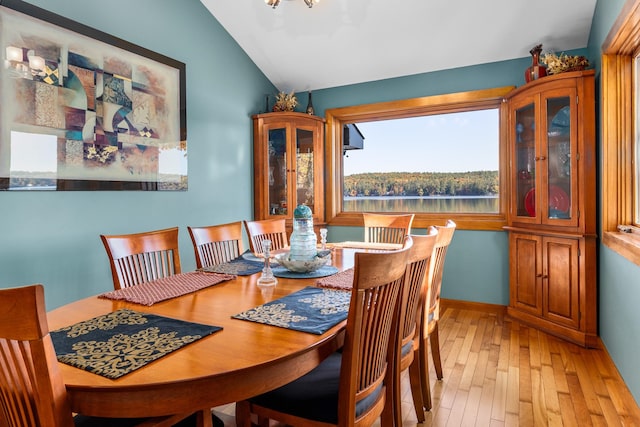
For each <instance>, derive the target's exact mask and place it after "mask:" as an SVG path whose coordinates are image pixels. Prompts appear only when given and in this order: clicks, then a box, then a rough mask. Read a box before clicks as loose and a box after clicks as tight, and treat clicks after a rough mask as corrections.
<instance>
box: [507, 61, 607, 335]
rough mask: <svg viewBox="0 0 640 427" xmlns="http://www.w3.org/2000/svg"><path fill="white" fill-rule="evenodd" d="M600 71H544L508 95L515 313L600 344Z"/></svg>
mask: <svg viewBox="0 0 640 427" xmlns="http://www.w3.org/2000/svg"><path fill="white" fill-rule="evenodd" d="M594 99H595V95H594V72H593V71H576V72H566V73H562V74H558V75H554V76H548V77H543V78H541V79H539V80H535V81H533V82H531V83H528V84H526V85H524V86H522V87H520V88H518V89H516V90H514V91H513V92H512V93H511V94H509V96H508V99H507V102H508V103H509V104H508V105H509V142H510V144H509V158H510V162H509V166H510V171H509V174H510V184H511V189H510V203H509V215H508V226H507V227H505V228H506V229H507V230H508V231H509V268H510V273H509V281H510V302H509V307H508V313H509V315H511V316H512V317H514V318H517V319H519V320H521V321H523V322H525V323H528V324H530V325H532V326H534V327H537V328H540V329H543V330H545V331H547V332H549V333H551V334H553V335H556V336H559V337H562V338H565V339H568V340H570V341H573V342H575V343H577V344H580V345H583V346H595V345H596V343H597V295H596V292H597V289H596V283H597V282H596V276H597V274H596V175H595V173H596V170H595V169H596V159H595V101H594Z"/></svg>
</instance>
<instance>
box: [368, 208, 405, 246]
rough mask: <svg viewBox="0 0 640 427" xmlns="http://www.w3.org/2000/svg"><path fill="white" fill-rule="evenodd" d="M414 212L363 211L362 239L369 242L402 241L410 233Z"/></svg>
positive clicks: (398, 242)
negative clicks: (396, 213)
mask: <svg viewBox="0 0 640 427" xmlns="http://www.w3.org/2000/svg"><path fill="white" fill-rule="evenodd" d="M413 217H414V214H400V215H392V214H374V213H368V212H367V213H364V214H362V219H363V222H364V241H365V242H371V243H397V244H402V243H404V239H405V237H406V236H408V235H409V234H410V233H411V224H412V223H413Z"/></svg>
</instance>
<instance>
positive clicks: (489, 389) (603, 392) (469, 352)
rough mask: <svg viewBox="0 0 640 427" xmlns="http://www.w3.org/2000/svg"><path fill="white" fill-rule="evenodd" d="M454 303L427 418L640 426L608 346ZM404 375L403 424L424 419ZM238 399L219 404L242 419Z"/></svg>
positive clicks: (444, 326)
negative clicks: (588, 344) (583, 343)
mask: <svg viewBox="0 0 640 427" xmlns="http://www.w3.org/2000/svg"><path fill="white" fill-rule="evenodd" d="M488 307H490V308H489V309H485V307H484V306H483V305H478V306H477V307H476V306H474V305H464V304H458V305H457V304H455V303H450V304H448V305H447V306H444V307H443V309H442V310H443V311H442V317H441V320H440V347H441V354H442V363H443V371H444V378H443V380H442V381H437V380H436V376H435V371H434V370H433V364H432V363H431V361H430V363H431V365H430V366H431V390H432V393H433V409H432V410H431V411H430V412H429V414H428V416H427V420H426V422H425V423H424V424H422V425H424V426H433V427H436V426H437V427H440V426H482V427H485V426H488V427H493V426H496V427H497V426H580V427H586V426H640V409H639V408H638V405H637V403H636V402H635V400H634V398H633V396H632V395H631V393H630V392H629V390H628V388H627V387H626V385H625V384H624V382H623V381H622V379H621V377H620V375H619V373H618V371H617V369H616V367H615V366H614V364H613V362H612V361H611V359H610V358H609V355H608V354H607V353H606V351H604V350H602V349H585V348H582V347H579V346H577V345H574V344H571V343H567V342H565V341H563V340H560V339H557V338H555V337H553V336H551V335H548V334H546V333H544V332H540V331H538V330H536V329H533V328H529V327H527V326H525V325H523V324H521V323H520V322H517V321H513V320H511V319H510V318H506V317H503V316H502V311H501V310H500V309H493V308H491V306H488ZM408 383H409V381H408V378H407V377H405V378H403V382H402V386H403V402H402V404H403V408H402V410H403V415H404V423H403V424H404V426H415V425H417V424H418V422H417V419H416V417H415V413H414V411H413V403H412V399H411V395H410V394H409V393H410V390H409V385H408ZM234 409H235V407H234V405H226V406H223V407H218V408H215V409H214V412H215V413H216V414H217V415H218V416H219V417H220V418H222V419H223V420H224V422H225V426H235V419H234V416H233V415H234Z"/></svg>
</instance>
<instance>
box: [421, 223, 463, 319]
mask: <svg viewBox="0 0 640 427" xmlns="http://www.w3.org/2000/svg"><path fill="white" fill-rule="evenodd" d="M436 229H437V230H438V238H437V239H436V244H435V247H434V248H433V255H432V256H431V261H430V265H429V279H428V280H429V292H430V296H429V297H428V302H429V303H428V310H427V311H426V314H427V322H425V323H427V324H428V320H431V321H432V322H433V321H437V320H438V319H439V317H440V292H441V290H442V275H443V273H444V262H445V258H446V256H447V250H448V249H449V245H450V243H451V240H453V233H454V232H455V230H456V224H455V222H453V221H451V220H449V221H447V224H446V225H445V226H436Z"/></svg>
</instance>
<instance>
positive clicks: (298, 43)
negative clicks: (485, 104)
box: [200, 0, 596, 92]
mask: <svg viewBox="0 0 640 427" xmlns="http://www.w3.org/2000/svg"><path fill="white" fill-rule="evenodd" d="M200 1H201V2H202V3H203V4H204V5H205V6H206V8H207V9H208V10H209V11H210V12H211V14H212V15H213V16H214V17H215V18H216V19H217V20H218V21H219V22H220V24H222V26H223V27H224V28H225V29H226V30H227V31H228V32H229V33H230V34H231V36H232V37H233V38H234V39H235V40H236V42H237V43H238V44H239V45H240V47H241V48H242V49H244V50H245V51H246V53H247V54H248V55H249V57H251V59H252V60H253V61H254V62H255V63H256V65H257V66H258V67H259V68H260V69H261V70H262V72H263V73H264V74H265V75H266V76H267V78H269V80H270V81H271V82H272V83H273V84H274V85H275V86H276V87H277V88H278V89H279V90H282V91H286V92H289V91H291V90H294V91H305V90H315V89H322V88H328V87H336V86H343V85H349V84H354V83H361V82H367V81H373V80H380V79H386V78H392V77H398V76H405V75H411V74H419V73H424V72H429V71H436V70H443V69H449V68H457V67H463V66H467V65H474V64H483V63H489V62H495V61H503V60H509V59H514V58H522V57H527V56H529V50H530V49H531V48H532V47H533V46H535V45H536V44H540V43H542V44H543V49H544V51H545V52H547V51H554V52H558V53H559V52H563V51H566V50H571V49H578V48H584V47H586V46H587V42H588V37H589V32H590V29H591V21H592V18H593V13H594V10H595V5H596V0H536V1H528V0H527V1H525V0H486V1H478V0H395V1H387V0H322V1H320V2H319V3H318V4H316V5H315V6H313V8H308V7H307V6H306V4H305V2H304V1H303V0H283V1H282V2H281V3H280V5H279V6H278V7H277V8H276V9H272V8H271V7H269V6H268V5H266V4H265V3H264V0H200Z"/></svg>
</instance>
